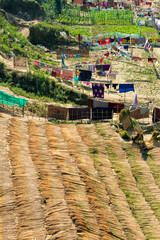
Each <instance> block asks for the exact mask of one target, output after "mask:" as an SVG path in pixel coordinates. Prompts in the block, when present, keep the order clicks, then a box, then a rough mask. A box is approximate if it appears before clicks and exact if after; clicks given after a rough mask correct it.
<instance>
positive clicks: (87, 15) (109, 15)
mask: <svg viewBox="0 0 160 240" xmlns="http://www.w3.org/2000/svg"><path fill="white" fill-rule="evenodd" d="M58 20H59V22H62V23H70V24H91V25H95V24H106V23H107V24H118V25H123V24H125V25H126V24H131V23H132V22H133V13H132V12H131V11H130V10H123V11H122V10H111V11H109V12H108V11H96V10H92V9H91V10H90V11H87V12H84V11H81V10H80V8H79V7H74V6H69V9H63V10H62V13H61V14H60V15H59V16H58Z"/></svg>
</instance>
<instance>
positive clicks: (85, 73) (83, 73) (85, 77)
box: [79, 69, 92, 82]
mask: <svg viewBox="0 0 160 240" xmlns="http://www.w3.org/2000/svg"><path fill="white" fill-rule="evenodd" d="M79 71H80V74H79V81H84V82H85V81H88V82H89V81H90V80H91V77H92V72H91V71H89V70H83V69H80V70H79Z"/></svg>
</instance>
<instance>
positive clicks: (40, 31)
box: [29, 22, 68, 47]
mask: <svg viewBox="0 0 160 240" xmlns="http://www.w3.org/2000/svg"><path fill="white" fill-rule="evenodd" d="M62 31H65V32H66V30H65V29H64V28H63V27H62V26H53V25H50V24H47V23H45V22H41V23H37V24H34V25H31V26H30V35H29V39H30V41H31V43H33V44H42V45H44V46H47V47H52V46H53V45H63V44H67V43H68V41H67V40H65V39H64V37H63V36H62V35H61V34H60V32H62ZM67 34H68V32H67Z"/></svg>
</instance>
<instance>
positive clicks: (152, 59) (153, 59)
mask: <svg viewBox="0 0 160 240" xmlns="http://www.w3.org/2000/svg"><path fill="white" fill-rule="evenodd" d="M156 60H157V58H148V62H153V61H156Z"/></svg>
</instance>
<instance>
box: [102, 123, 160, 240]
mask: <svg viewBox="0 0 160 240" xmlns="http://www.w3.org/2000/svg"><path fill="white" fill-rule="evenodd" d="M98 128H99V129H101V130H103V132H104V133H105V142H106V144H107V146H108V147H107V152H108V154H109V159H110V161H111V163H112V167H113V169H114V170H115V172H116V175H117V179H118V183H119V186H120V187H121V189H122V190H123V192H124V193H125V195H126V198H127V201H128V203H129V205H130V208H131V209H132V214H134V216H135V218H136V220H137V221H138V223H139V225H140V227H141V229H142V231H143V233H144V235H145V236H147V237H148V238H151V239H152V238H157V239H158V238H159V236H160V223H159V221H158V219H157V218H156V216H155V215H154V212H153V211H152V209H151V207H150V206H149V204H148V203H147V202H146V199H145V197H144V196H143V194H142V193H141V192H140V191H139V190H138V188H137V185H136V179H135V178H134V177H133V174H132V170H131V167H130V165H129V163H128V160H127V158H126V154H125V151H124V150H123V149H122V146H121V141H120V137H119V136H118V135H117V134H116V133H115V131H114V130H113V129H112V128H111V127H110V125H109V124H101V125H100V124H98Z"/></svg>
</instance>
